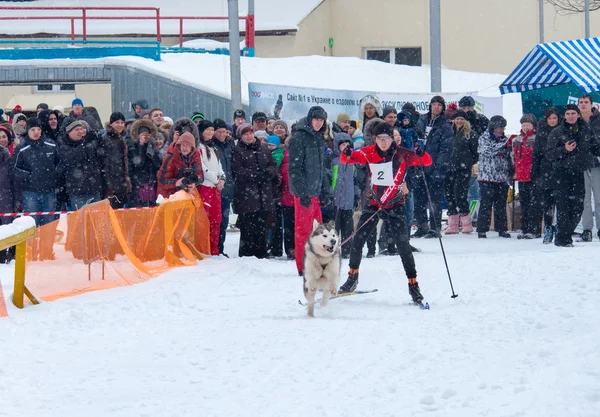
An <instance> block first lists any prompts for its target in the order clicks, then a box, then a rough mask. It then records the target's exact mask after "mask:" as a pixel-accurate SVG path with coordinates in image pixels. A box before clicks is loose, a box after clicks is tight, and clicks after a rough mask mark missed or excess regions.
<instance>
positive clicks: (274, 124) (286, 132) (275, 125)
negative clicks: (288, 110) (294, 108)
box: [273, 120, 290, 136]
mask: <svg viewBox="0 0 600 417" xmlns="http://www.w3.org/2000/svg"><path fill="white" fill-rule="evenodd" d="M277 126H283V128H284V129H285V135H286V136H287V135H289V134H290V130H289V129H288V125H287V123H286V122H284V121H283V120H277V121H276V122H275V123H273V130H275V128H276V127H277Z"/></svg>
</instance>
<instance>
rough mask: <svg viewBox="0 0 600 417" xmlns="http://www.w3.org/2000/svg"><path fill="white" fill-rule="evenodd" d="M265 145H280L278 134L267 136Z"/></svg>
mask: <svg viewBox="0 0 600 417" xmlns="http://www.w3.org/2000/svg"><path fill="white" fill-rule="evenodd" d="M267 145H275V146H280V145H281V139H279V136H276V135H271V136H269V137H268V138H267Z"/></svg>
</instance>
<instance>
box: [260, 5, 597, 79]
mask: <svg viewBox="0 0 600 417" xmlns="http://www.w3.org/2000/svg"><path fill="white" fill-rule="evenodd" d="M441 8H442V28H441V30H442V64H443V65H444V66H445V67H447V68H450V69H456V70H463V71H478V72H491V73H504V74H508V73H509V72H511V71H512V70H513V69H514V67H515V66H516V65H517V64H518V63H519V62H520V60H521V59H522V58H523V57H524V56H525V55H526V54H527V52H529V51H530V50H531V49H532V48H533V47H534V46H535V45H536V44H538V43H539V26H538V21H539V20H538V1H537V0H441ZM544 17H545V28H544V36H545V42H552V41H558V40H568V39H578V38H583V37H584V16H583V14H578V15H571V16H559V15H557V14H556V11H555V9H554V7H553V6H552V5H550V4H545V6H544ZM326 22H329V26H327V25H326ZM590 28H591V36H592V37H597V36H600V10H599V11H595V12H592V13H591V14H590ZM329 37H333V38H334V47H333V48H332V49H331V50H330V48H329V47H328V39H329ZM288 38H289V36H287V37H274V38H273V39H268V40H266V39H265V40H263V39H262V37H257V38H256V47H257V51H256V52H257V56H265V57H266V56H269V57H277V56H295V55H315V54H316V55H333V56H356V57H360V58H364V50H365V48H393V47H421V48H422V62H423V64H429V2H428V1H425V0H422V1H421V0H378V1H377V2H374V3H372V5H367V4H366V3H365V2H364V0H325V1H324V2H323V3H322V4H321V5H320V6H318V7H317V8H316V9H315V10H314V11H313V12H312V13H311V14H310V15H309V16H308V17H306V19H304V21H302V22H301V23H300V26H299V30H298V32H297V34H296V35H295V36H294V37H293V38H294V40H293V41H292V40H290V39H288ZM277 39H279V41H278V40H277Z"/></svg>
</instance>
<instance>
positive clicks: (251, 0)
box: [248, 0, 254, 16]
mask: <svg viewBox="0 0 600 417" xmlns="http://www.w3.org/2000/svg"><path fill="white" fill-rule="evenodd" d="M250 15H252V16H253V15H254V0H248V16H250Z"/></svg>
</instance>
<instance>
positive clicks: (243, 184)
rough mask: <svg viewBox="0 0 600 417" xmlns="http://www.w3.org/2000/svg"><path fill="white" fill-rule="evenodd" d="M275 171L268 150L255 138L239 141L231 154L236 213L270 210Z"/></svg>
mask: <svg viewBox="0 0 600 417" xmlns="http://www.w3.org/2000/svg"><path fill="white" fill-rule="evenodd" d="M277 171H278V169H277V164H276V163H275V160H274V159H273V157H272V156H271V152H269V150H268V149H267V148H266V147H265V146H262V145H261V144H260V142H259V141H258V140H255V141H254V143H252V144H250V145H247V144H245V143H244V142H243V141H242V140H240V141H239V142H238V144H237V146H236V147H235V148H233V157H232V172H233V181H234V184H235V188H234V193H233V211H234V212H235V213H237V214H245V213H255V212H258V211H273V210H274V209H275V204H274V201H273V180H274V179H275V178H277V175H278V174H277Z"/></svg>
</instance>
